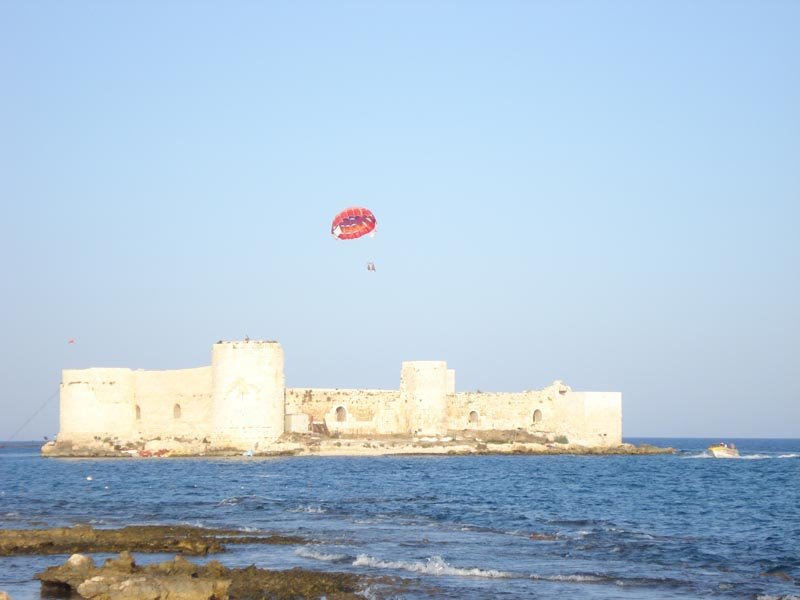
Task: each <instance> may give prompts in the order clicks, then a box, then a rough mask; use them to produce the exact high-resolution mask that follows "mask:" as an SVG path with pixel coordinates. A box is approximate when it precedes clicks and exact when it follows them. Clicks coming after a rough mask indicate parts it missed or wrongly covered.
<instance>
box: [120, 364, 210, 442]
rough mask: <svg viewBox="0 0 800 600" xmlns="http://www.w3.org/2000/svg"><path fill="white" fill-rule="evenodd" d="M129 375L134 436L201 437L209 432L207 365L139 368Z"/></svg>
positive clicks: (208, 369)
mask: <svg viewBox="0 0 800 600" xmlns="http://www.w3.org/2000/svg"><path fill="white" fill-rule="evenodd" d="M133 377H134V383H135V386H134V387H135V397H134V403H135V409H134V412H135V424H134V429H135V431H136V433H137V435H138V437H141V438H146V439H152V438H156V437H179V438H185V439H198V440H202V439H203V438H205V437H207V436H210V435H211V367H200V368H197V369H181V370H175V371H141V370H140V371H134V373H133ZM136 409H138V410H136Z"/></svg>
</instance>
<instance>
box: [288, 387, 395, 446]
mask: <svg viewBox="0 0 800 600" xmlns="http://www.w3.org/2000/svg"><path fill="white" fill-rule="evenodd" d="M399 399H400V392H399V391H396V390H346V389H328V388H312V389H309V388H287V389H286V413H287V414H307V415H309V416H310V418H311V421H312V422H314V423H325V425H326V426H327V427H328V431H330V432H331V433H334V432H340V433H348V434H353V435H356V434H358V435H362V434H363V435H369V434H372V435H378V434H391V433H396V432H397V431H398V428H399V426H400V424H399V417H400V409H399Z"/></svg>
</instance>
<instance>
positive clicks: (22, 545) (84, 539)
mask: <svg viewBox="0 0 800 600" xmlns="http://www.w3.org/2000/svg"><path fill="white" fill-rule="evenodd" d="M305 542H307V540H306V539H305V538H301V537H296V536H283V535H274V534H263V535H259V534H253V533H244V532H241V531H238V530H236V529H201V528H199V527H189V526H168V525H138V526H129V527H124V528H122V529H94V528H93V527H90V526H88V525H76V526H75V527H55V528H52V529H0V556H15V555H20V554H73V553H78V552H122V551H131V552H179V553H181V554H188V555H194V556H203V555H206V554H209V553H216V552H224V550H225V545H226V544H302V543H305Z"/></svg>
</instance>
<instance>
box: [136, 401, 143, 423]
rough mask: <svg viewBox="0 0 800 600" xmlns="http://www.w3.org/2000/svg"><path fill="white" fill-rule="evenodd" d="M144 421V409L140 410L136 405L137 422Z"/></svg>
mask: <svg viewBox="0 0 800 600" xmlns="http://www.w3.org/2000/svg"><path fill="white" fill-rule="evenodd" d="M141 419H142V409H141V408H139V405H138V404H137V405H136V420H137V421H140V420H141Z"/></svg>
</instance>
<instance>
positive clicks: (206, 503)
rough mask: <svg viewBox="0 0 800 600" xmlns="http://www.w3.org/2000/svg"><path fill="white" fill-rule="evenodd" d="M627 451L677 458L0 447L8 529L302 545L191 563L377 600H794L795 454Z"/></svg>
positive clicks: (21, 583) (27, 577)
mask: <svg viewBox="0 0 800 600" xmlns="http://www.w3.org/2000/svg"><path fill="white" fill-rule="evenodd" d="M625 441H627V442H631V443H634V444H637V445H638V444H642V443H649V444H653V445H656V446H662V447H666V446H669V447H673V448H675V449H676V450H677V452H676V453H675V454H671V455H650V456H571V455H560V456H516V455H515V456H497V455H494V456H447V457H442V456H384V457H369V458H347V457H335V458H323V457H279V458H258V457H244V456H242V457H235V458H185V459H184V458H181V459H179V458H150V459H144V460H142V459H64V458H43V457H41V456H40V454H39V444H38V443H36V444H33V443H20V442H17V443H8V442H6V443H1V442H0V445H2V447H1V448H0V528H14V529H25V528H45V527H55V526H70V525H75V524H87V523H88V524H91V525H93V526H94V527H96V528H118V527H123V526H125V525H131V524H185V525H196V526H198V527H225V528H238V529H241V530H242V531H253V532H256V531H257V532H275V533H280V534H292V535H300V536H303V537H304V538H305V539H307V540H308V543H303V544H297V545H290V546H263V545H252V546H247V545H245V546H229V548H228V551H227V552H225V553H223V554H218V555H214V556H209V557H204V558H199V559H198V558H196V557H190V560H193V561H196V562H203V561H206V560H210V559H212V558H215V559H217V560H219V561H221V562H222V563H223V564H225V565H227V566H231V567H245V566H249V565H255V566H257V567H262V568H267V569H289V568H292V567H302V568H305V569H316V570H322V571H339V572H350V573H357V574H360V575H371V576H376V577H386V579H380V580H379V581H378V582H376V583H375V584H373V585H370V586H368V587H367V588H365V589H364V592H363V595H364V597H365V598H375V599H379V598H403V599H406V598H407V599H423V598H453V599H470V598H491V599H504V598H507V599H515V598H588V599H625V600H630V599H659V600H663V599H671V598H681V599H686V598H703V599H708V598H719V599H726V598H748V599H757V600H779V599H780V600H790V599H797V600H800V440H796V439H792V440H787V439H782V440H781V439H727V440H724V441H726V442H735V443H736V445H737V446H738V447H739V450H740V452H741V458H739V459H715V458H712V457H710V455H709V454H708V453H707V452H706V451H705V448H706V447H707V446H708V445H709V444H710V443H712V442H718V441H721V440H718V439H672V438H670V439H667V438H660V439H641V438H631V439H626V440H625ZM110 556H111V555H110V554H109V555H105V554H98V555H95V560H96V561H97V562H102V560H103V559H105V558H108V557H110ZM172 557H173V555H147V554H141V553H134V558H135V560H136V561H137V563H139V564H148V563H151V562H161V561H164V560H168V559H170V558H172ZM66 558H68V557H67V556H60V555H56V556H11V557H0V590H3V591H6V592H8V593H9V594H10V595H11V597H12V598H13V599H14V600H28V599H32V598H37V599H38V598H42V597H46V596H42V595H41V590H40V585H39V582H38V581H36V580H34V579H33V575H34V574H35V573H37V572H39V571H41V570H43V569H45V568H46V567H48V566H51V565H56V564H61V563H63V562H64V560H66ZM398 582H399V583H398Z"/></svg>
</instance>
